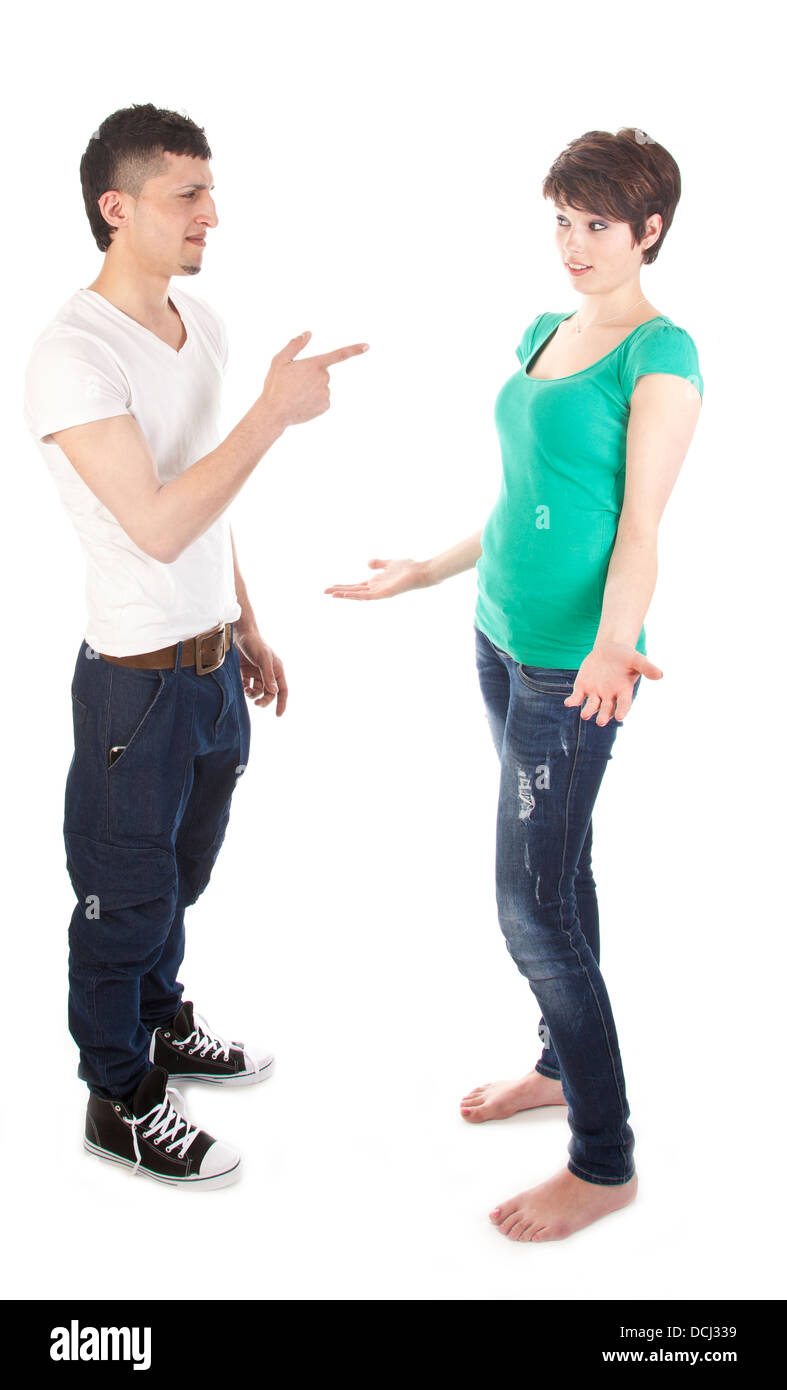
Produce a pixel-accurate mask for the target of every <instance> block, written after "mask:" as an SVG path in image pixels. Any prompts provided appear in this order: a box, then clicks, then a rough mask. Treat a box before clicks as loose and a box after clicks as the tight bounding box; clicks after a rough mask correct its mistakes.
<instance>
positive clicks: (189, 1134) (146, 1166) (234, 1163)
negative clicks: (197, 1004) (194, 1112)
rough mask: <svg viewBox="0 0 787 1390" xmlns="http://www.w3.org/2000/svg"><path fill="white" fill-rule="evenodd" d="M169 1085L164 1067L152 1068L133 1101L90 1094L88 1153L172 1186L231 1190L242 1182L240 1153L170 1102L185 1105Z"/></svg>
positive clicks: (87, 1119) (86, 1138) (86, 1140)
mask: <svg viewBox="0 0 787 1390" xmlns="http://www.w3.org/2000/svg"><path fill="white" fill-rule="evenodd" d="M167 1081H168V1077H167V1073H166V1072H165V1071H164V1069H163V1067H152V1068H151V1070H150V1071H149V1072H148V1073H147V1074H146V1075H145V1076H143V1078H142V1080H141V1081H140V1083H139V1085H138V1087H137V1089H136V1091H135V1092H134V1099H133V1100H132V1101H131V1102H127V1101H122V1100H119V1099H115V1100H103V1099H102V1098H101V1096H97V1095H94V1094H93V1093H92V1092H91V1094H90V1098H89V1100H88V1103H87V1117H86V1120H85V1141H84V1142H85V1148H86V1149H87V1151H88V1153H92V1154H96V1155H97V1156H98V1158H107V1159H109V1161H110V1163H120V1164H121V1165H122V1166H123V1167H124V1168H131V1169H132V1170H133V1172H134V1173H145V1174H147V1176H148V1177H149V1178H156V1179H157V1180H158V1182H166V1183H169V1184H170V1185H171V1186H175V1187H200V1188H205V1187H227V1186H228V1185H229V1183H231V1182H235V1180H236V1179H237V1178H239V1177H240V1154H237V1153H236V1152H235V1150H234V1149H231V1148H230V1146H229V1144H222V1143H220V1142H219V1141H218V1140H216V1139H214V1138H213V1135H212V1134H207V1133H206V1131H205V1130H204V1129H198V1128H197V1126H196V1125H194V1124H191V1123H190V1122H189V1121H188V1120H187V1119H186V1117H185V1115H184V1114H183V1112H182V1111H181V1110H179V1109H177V1108H176V1106H175V1105H174V1104H173V1103H172V1101H171V1100H170V1095H175V1096H177V1097H178V1100H179V1101H180V1102H181V1104H182V1103H183V1097H182V1095H181V1094H180V1091H178V1090H176V1088H175V1087H174V1086H168V1085H167Z"/></svg>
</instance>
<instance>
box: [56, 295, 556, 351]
mask: <svg viewBox="0 0 787 1390" xmlns="http://www.w3.org/2000/svg"><path fill="white" fill-rule="evenodd" d="M79 293H80V294H92V295H93V297H94V298H95V299H100V300H101V302H102V304H106V306H107V308H109V309H113V310H114V312H115V313H116V314H119V315H120V317H121V318H122V319H124V320H125V322H126V323H133V325H134V327H135V328H139V329H140V330H141V331H142V332H143V333H147V335H148V337H149V338H153V339H154V341H155V342H157V343H160V344H161V346H162V347H163V348H164V349H165V350H166V351H167V352H171V353H172V355H173V356H174V357H178V358H180V357H182V356H183V354H184V352H185V351H186V348H187V347H188V346H189V343H190V342H191V329H190V327H189V325H188V324H187V322H186V319H185V318H184V316H183V312H182V310H181V306H180V304H177V303H176V302H175V300H174V299H173V295H172V290H170V291H169V294H168V295H167V299H168V300H169V302H170V304H171V305H172V307H173V309H174V310H175V312H176V314H177V316H178V318H179V319H180V321H181V323H182V324H183V327H184V329H185V331H186V341H185V342H184V343H182V344H181V346H180V347H179V348H174V347H172V345H171V343H165V342H164V339H163V338H160V337H159V335H158V333H154V332H153V330H152V329H151V328H146V327H145V325H144V323H140V322H139V320H138V319H134V318H132V317H131V315H130V314H127V313H126V312H125V311H124V310H123V309H119V308H118V306H117V304H113V303H112V300H111V299H107V297H106V295H105V294H99V292H98V290H91V289H82V288H80V291H79ZM555 327H557V324H556V325H555Z"/></svg>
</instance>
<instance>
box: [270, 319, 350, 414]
mask: <svg viewBox="0 0 787 1390" xmlns="http://www.w3.org/2000/svg"><path fill="white" fill-rule="evenodd" d="M311 336H312V335H311V333H300V334H299V335H298V337H297V338H292V339H291V340H290V342H289V343H288V344H287V346H286V347H283V348H282V349H281V351H280V352H277V353H276V356H275V357H274V358H273V359H272V361H271V365H270V368H269V370H268V375H267V376H266V378H265V385H264V386H263V388H262V395H261V397H260V400H261V401H264V402H265V404H266V405H267V407H268V409H269V410H270V412H271V414H272V416H273V418H274V419H275V420H276V421H277V422H278V423H279V424H280V425H281V427H282V429H286V428H287V426H288V425H302V424H304V422H305V421H306V420H313V419H314V418H315V416H317V415H323V414H324V413H325V411H326V410H328V408H329V407H330V404H331V390H330V377H329V375H328V368H329V367H333V366H335V364H336V363H337V362H344V361H345V360H346V359H347V358H348V357H357V356H358V354H359V353H361V352H366V351H368V348H369V344H368V343H354V344H353V345H352V347H341V348H334V350H333V352H321V353H318V354H317V355H316V356H315V357H302V358H300V359H299V360H298V361H296V360H295V359H296V358H297V356H298V353H299V352H302V351H303V349H304V348H305V347H306V344H307V343H308V341H309V339H310V338H311Z"/></svg>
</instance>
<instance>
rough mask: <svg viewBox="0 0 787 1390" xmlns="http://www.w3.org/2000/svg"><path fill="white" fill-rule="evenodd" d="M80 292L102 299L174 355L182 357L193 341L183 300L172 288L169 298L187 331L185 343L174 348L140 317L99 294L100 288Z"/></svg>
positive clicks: (106, 304) (109, 307)
mask: <svg viewBox="0 0 787 1390" xmlns="http://www.w3.org/2000/svg"><path fill="white" fill-rule="evenodd" d="M79 293H80V294H90V295H92V296H93V298H94V299H98V300H100V301H101V303H102V304H104V305H105V306H106V307H107V309H109V310H110V311H111V312H112V313H113V314H118V315H119V316H120V318H121V319H123V321H124V323H127V324H131V325H132V326H133V327H134V328H138V329H139V331H140V333H144V334H146V336H147V337H148V338H152V339H153V341H154V342H155V343H158V344H159V347H162V348H163V349H164V351H165V352H168V353H169V354H170V355H171V356H172V357H177V358H180V357H182V356H183V354H184V352H185V351H186V349H187V348H188V347H189V344H190V343H191V329H190V327H189V325H188V323H187V322H186V316H184V314H183V309H182V307H181V306H182V303H183V301H182V300H180V303H178V302H176V300H175V299H174V298H173V293H172V290H170V292H169V295H168V296H167V298H168V299H169V302H170V304H171V305H172V307H173V309H174V310H175V312H176V314H177V315H178V318H179V319H180V321H181V323H182V324H183V327H184V329H185V332H186V340H185V342H184V343H182V344H181V346H180V347H179V348H174V347H172V346H171V344H170V343H165V342H164V339H163V338H160V337H159V335H158V333H154V332H153V331H152V329H150V328H146V327H145V325H144V323H140V322H139V320H138V319H135V318H132V317H131V315H130V314H127V313H125V311H124V310H123V309H118V307H117V304H113V303H112V300H111V299H107V297H106V295H104V294H99V292H98V290H88V289H84V290H83V289H80V291H79ZM178 298H180V296H178Z"/></svg>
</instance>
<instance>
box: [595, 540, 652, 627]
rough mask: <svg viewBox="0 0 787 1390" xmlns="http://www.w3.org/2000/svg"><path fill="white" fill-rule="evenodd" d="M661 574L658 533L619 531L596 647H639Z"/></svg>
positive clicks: (611, 560)
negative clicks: (611, 644) (613, 644)
mask: <svg viewBox="0 0 787 1390" xmlns="http://www.w3.org/2000/svg"><path fill="white" fill-rule="evenodd" d="M657 575H658V554H657V538H656V532H655V531H654V532H653V533H652V534H651V533H646V534H631V535H621V534H620V532H618V537H617V540H616V541H615V548H614V550H613V552H612V557H611V559H610V562H609V569H608V571H607V579H606V584H605V586H604V602H603V605H602V609H601V620H600V622H599V625H598V632H597V633H596V641H595V646H597V647H598V646H601V645H602V644H603V643H604V642H625V643H627V644H628V645H629V646H631V647H635V646H636V645H637V638H638V637H639V634H640V632H641V630H642V624H643V623H644V621H645V614H646V613H647V611H648V608H649V607H650V601H651V599H652V597H653V591H654V589H655V587H656V578H657Z"/></svg>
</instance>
